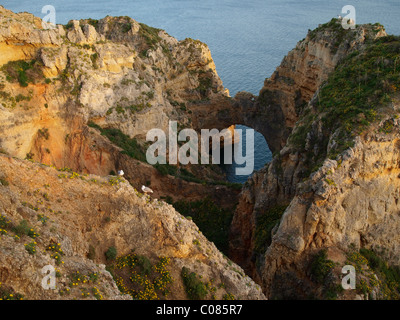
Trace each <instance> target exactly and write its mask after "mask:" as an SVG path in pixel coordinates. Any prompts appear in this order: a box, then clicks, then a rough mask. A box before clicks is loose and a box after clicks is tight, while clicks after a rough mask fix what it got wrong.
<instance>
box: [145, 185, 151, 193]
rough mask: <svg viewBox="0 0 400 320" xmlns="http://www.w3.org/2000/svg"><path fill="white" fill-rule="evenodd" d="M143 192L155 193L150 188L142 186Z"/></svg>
mask: <svg viewBox="0 0 400 320" xmlns="http://www.w3.org/2000/svg"><path fill="white" fill-rule="evenodd" d="M142 191H143V192H144V193H153V190H151V189H150V188H149V187H146V186H142Z"/></svg>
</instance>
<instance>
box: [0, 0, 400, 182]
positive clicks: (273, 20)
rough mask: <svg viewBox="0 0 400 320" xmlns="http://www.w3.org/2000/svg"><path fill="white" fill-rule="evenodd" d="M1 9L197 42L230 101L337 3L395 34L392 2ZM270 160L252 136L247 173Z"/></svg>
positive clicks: (398, 10) (15, 4) (396, 6)
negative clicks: (118, 21)
mask: <svg viewBox="0 0 400 320" xmlns="http://www.w3.org/2000/svg"><path fill="white" fill-rule="evenodd" d="M1 4H2V5H3V6H4V7H6V8H7V9H10V10H13V11H14V12H21V11H27V12H30V13H33V14H35V15H36V16H39V17H44V16H45V14H43V13H42V7H43V6H45V5H53V6H54V7H55V9H56V18H57V21H56V22H57V23H61V24H66V23H67V22H68V21H69V20H71V19H84V18H93V19H101V18H104V17H105V16H107V15H111V16H130V17H132V18H133V19H135V20H137V21H139V22H143V23H146V24H148V25H150V26H153V27H157V28H161V29H164V30H166V31H167V32H168V33H169V34H170V35H172V36H174V37H176V38H177V39H179V40H181V39H185V38H187V37H190V38H193V39H199V40H201V41H203V42H205V43H207V44H208V46H209V47H210V50H211V53H212V56H213V59H214V61H215V64H216V66H217V71H218V74H219V76H220V77H221V79H222V81H223V82H224V85H225V87H226V88H228V89H229V91H230V93H231V95H232V96H234V95H235V94H236V93H237V92H239V91H249V92H251V93H253V94H256V95H257V94H258V92H259V90H260V89H261V87H262V85H263V82H264V79H265V78H267V77H269V76H270V75H271V74H272V73H273V71H274V70H275V69H276V67H277V66H278V65H279V64H280V62H281V61H282V59H283V57H284V56H285V55H286V54H287V53H288V52H289V51H290V50H291V49H292V48H294V47H295V45H296V43H297V42H298V41H299V40H301V39H303V38H304V37H305V36H306V34H307V31H308V29H314V28H316V27H317V26H318V24H321V23H325V22H328V21H329V20H331V18H333V17H337V15H339V14H341V13H342V12H341V11H342V8H343V6H345V5H353V6H354V7H355V9H356V22H357V24H362V23H375V22H380V23H381V24H383V25H384V26H385V27H386V30H387V32H388V33H390V34H396V35H400V23H399V17H400V0H380V1H376V0H304V1H299V0H247V1H242V0H203V1H199V0H114V1H105V0H87V1H82V0H80V1H77V0H70V1H62V0H51V1H50V0H36V1H35V0H18V1H16V0H3V1H1ZM241 128H243V127H241ZM243 147H244V148H245V145H244V146H243ZM270 159H271V153H270V152H269V149H268V146H267V144H266V142H265V140H264V138H263V136H262V135H261V134H256V139H255V169H259V168H261V167H263V166H264V164H265V163H266V162H268V161H270ZM234 168H235V165H232V166H230V167H227V168H226V170H227V172H228V178H229V180H230V181H234V182H244V181H246V179H247V177H245V176H235V174H234Z"/></svg>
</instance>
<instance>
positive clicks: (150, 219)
mask: <svg viewBox="0 0 400 320" xmlns="http://www.w3.org/2000/svg"><path fill="white" fill-rule="evenodd" d="M0 172H1V178H2V181H3V182H4V181H5V180H6V181H7V182H8V183H7V185H1V186H0V212H1V214H2V217H4V218H5V219H7V220H8V221H10V225H13V226H16V225H18V224H19V223H20V222H21V221H22V220H23V219H24V220H26V221H27V222H28V223H29V225H30V227H31V228H32V229H33V230H34V231H35V233H36V234H38V236H37V237H36V238H34V239H31V238H30V237H29V236H27V235H22V236H21V237H20V238H19V239H18V238H16V237H15V236H14V232H13V231H12V230H13V229H12V228H8V227H5V229H6V230H7V232H6V233H4V234H2V235H1V236H0V242H1V246H0V251H1V254H0V270H1V272H0V277H1V278H0V282H1V283H2V287H3V288H4V287H7V288H12V289H13V290H14V292H17V293H20V294H22V295H24V298H25V299H73V298H81V290H80V289H79V288H78V287H77V286H76V287H74V286H73V285H72V286H71V282H70V275H71V274H76V272H77V271H78V272H79V273H80V274H82V275H83V274H88V273H97V274H98V275H99V276H98V278H99V279H98V281H97V282H96V283H95V284H92V285H95V286H96V287H97V288H98V290H99V291H100V292H101V294H102V295H103V298H104V299H127V298H130V297H129V296H126V295H125V296H124V295H121V294H120V292H119V290H118V289H117V287H116V284H115V282H114V280H113V279H112V277H111V275H110V274H109V272H108V271H106V270H105V269H104V264H109V262H108V261H107V260H106V256H105V255H104V253H105V252H106V251H107V249H108V248H109V247H111V246H113V247H115V248H116V250H117V252H118V255H119V256H123V255H126V254H128V253H130V252H131V251H132V250H134V251H135V252H136V253H137V254H141V255H144V256H146V257H148V258H149V259H150V260H151V261H153V260H156V259H157V257H159V256H165V257H168V258H169V259H170V264H169V265H168V270H169V271H170V272H171V275H172V277H173V278H174V281H173V283H172V287H171V296H170V297H169V298H170V299H186V293H185V290H184V287H183V285H182V278H181V276H180V272H181V270H182V267H186V268H188V269H189V270H191V271H193V272H196V273H197V274H198V275H201V276H202V277H203V281H205V282H207V281H209V280H212V282H213V283H215V285H217V284H219V283H223V287H224V288H225V289H222V286H221V287H220V288H218V289H217V291H216V292H215V294H216V298H218V299H222V296H223V295H224V294H227V293H230V294H232V295H234V296H235V297H236V298H240V299H265V297H264V295H263V293H262V291H261V288H260V287H259V286H258V285H256V284H255V283H254V282H253V281H252V280H251V279H250V278H249V277H248V276H245V275H244V272H243V270H242V269H241V268H240V267H239V266H237V265H236V264H234V263H232V262H231V261H229V259H227V258H226V257H224V256H223V255H222V253H220V252H219V251H218V250H217V248H216V247H215V245H214V244H213V243H210V242H209V241H208V240H207V239H206V238H205V237H204V236H203V235H202V234H201V232H200V231H199V229H198V227H197V226H196V225H195V224H194V223H193V222H192V221H191V220H188V219H186V218H184V217H183V216H181V215H180V214H179V213H178V212H176V211H175V210H174V209H173V207H172V206H170V205H168V204H166V203H165V202H162V201H158V200H157V199H150V198H149V197H148V196H145V195H142V194H139V193H138V192H137V191H136V190H135V189H134V188H133V187H132V186H131V185H130V184H129V183H128V182H127V181H126V180H122V181H121V182H120V183H116V184H114V183H110V182H109V178H111V177H99V176H94V175H77V174H75V175H74V177H73V178H71V176H72V175H73V174H72V173H71V174H68V173H66V172H62V171H57V170H56V169H54V168H51V167H48V166H44V165H39V164H35V163H31V162H29V161H26V160H16V159H13V158H11V157H7V156H0ZM114 178H115V177H114ZM44 194H45V196H44ZM38 214H42V215H43V217H46V223H42V220H40V219H38ZM33 241H35V242H36V245H35V249H36V252H35V253H34V254H29V253H28V250H27V249H26V248H25V244H28V243H31V242H33ZM51 243H56V244H59V246H60V248H61V249H62V250H63V255H62V259H61V260H62V261H63V263H62V264H60V265H58V266H57V265H56V262H55V259H54V258H52V256H51V255H52V254H53V253H54V252H52V251H51V250H48V246H49V244H51ZM90 247H93V248H94V252H93V251H92V252H90ZM89 253H90V258H91V259H89V258H88V255H89ZM49 264H50V265H54V266H55V267H56V268H57V269H58V271H59V273H60V277H59V278H57V290H44V289H43V288H42V287H41V280H42V278H43V275H42V274H41V269H42V268H43V267H44V266H45V265H49ZM66 289H69V290H70V293H69V294H68V295H62V293H63V292H64V293H65V292H67V291H66Z"/></svg>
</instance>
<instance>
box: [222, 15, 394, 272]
mask: <svg viewBox="0 0 400 320" xmlns="http://www.w3.org/2000/svg"><path fill="white" fill-rule="evenodd" d="M337 24H338V22H335V21H334V20H333V21H332V22H331V23H329V24H326V25H323V26H320V27H319V28H318V29H316V30H314V31H310V32H309V33H308V35H307V37H306V38H305V39H304V40H302V41H300V42H299V43H298V45H297V46H296V48H295V49H294V50H292V51H291V52H290V53H289V54H288V55H287V56H286V57H285V58H284V59H283V61H282V63H281V65H280V66H279V67H278V69H277V70H276V71H275V72H274V74H273V76H272V77H271V78H270V79H266V81H265V83H264V87H263V88H262V90H261V91H260V95H259V97H258V98H257V100H256V101H255V102H254V103H253V105H252V106H251V110H255V111H254V113H248V118H250V119H249V122H251V121H254V125H253V128H260V129H258V130H259V131H260V132H262V133H263V134H264V136H265V137H266V140H267V142H268V145H269V147H270V148H271V150H274V151H276V152H275V155H276V156H275V157H274V159H273V160H272V161H271V163H270V164H268V165H267V166H266V167H265V168H263V169H261V170H260V171H258V172H256V173H255V174H253V176H252V177H250V178H249V180H248V181H247V182H246V183H245V185H244V187H243V190H242V194H241V196H240V201H239V205H238V208H237V210H236V213H235V216H234V220H233V223H232V227H231V250H230V254H231V257H232V259H234V261H236V262H238V263H239V264H240V265H241V266H242V267H243V268H244V269H245V270H246V271H247V272H248V273H249V274H251V275H252V276H253V278H255V279H257V278H258V277H259V272H257V269H258V270H261V269H260V268H259V266H260V264H261V262H260V259H261V260H263V258H262V257H260V254H259V253H257V252H255V251H254V249H255V242H256V228H257V226H256V225H257V219H258V218H259V217H260V216H262V215H264V214H265V213H266V212H268V211H269V210H275V209H276V208H277V207H280V208H282V207H285V206H288V205H291V204H292V202H293V201H294V200H293V199H294V197H295V195H296V192H297V190H298V187H299V185H301V182H302V181H303V179H305V178H307V177H308V175H309V174H310V171H309V170H310V166H311V167H312V166H313V164H310V163H307V164H306V163H305V158H304V155H302V154H301V152H300V151H299V150H298V148H296V147H295V146H294V145H293V144H291V143H290V142H288V141H287V138H288V136H289V134H290V133H291V132H292V129H293V127H294V126H295V125H297V121H298V120H299V115H300V114H301V112H302V111H304V110H305V109H307V108H309V106H310V104H315V103H317V101H318V90H319V87H320V86H321V84H322V83H323V82H324V81H326V80H327V79H328V76H329V75H330V74H331V73H332V72H333V71H334V69H335V67H336V65H337V64H338V63H339V62H340V61H341V60H342V59H344V58H345V57H346V56H347V55H348V54H351V52H353V51H355V50H363V48H365V47H366V40H367V39H375V38H376V37H381V36H385V35H386V33H385V31H384V30H383V29H382V28H378V29H376V30H375V27H374V26H371V25H365V26H359V27H358V28H357V29H356V30H354V31H352V33H347V34H341V32H342V31H340V30H338V29H337V28H338V25H337ZM339 28H340V25H339ZM339 38H340V41H339ZM310 131H312V132H310V133H309V134H308V139H307V141H308V142H307V141H306V144H307V143H309V142H310V141H311V140H312V139H311V138H310V137H311V136H312V137H313V139H320V138H321V136H322V132H321V123H320V122H318V121H316V122H315V123H313V126H312V129H311V130H310ZM332 141H334V139H332ZM321 146H322V144H321V145H320V146H319V147H318V145H313V146H312V147H315V148H316V149H315V150H309V151H310V152H312V153H319V152H320V153H323V152H324V151H323V150H321V148H322V147H321ZM318 148H319V149H318ZM310 149H311V147H310ZM314 165H315V164H314ZM320 192H323V188H322V189H321V191H320ZM296 208H297V210H300V209H299V208H300V206H296ZM302 210H303V215H304V214H305V212H304V210H305V207H304V205H303V207H302ZM299 214H300V213H299ZM299 219H300V221H301V219H302V218H299ZM295 222H296V221H293V222H292V224H291V225H293V226H294V228H297V224H296V223H295ZM275 231H276V230H275ZM292 241H293V242H291V244H290V245H291V246H293V247H294V248H302V247H304V246H305V242H304V240H303V239H300V238H295V237H294V238H292ZM282 252H284V251H282ZM257 264H258V267H257Z"/></svg>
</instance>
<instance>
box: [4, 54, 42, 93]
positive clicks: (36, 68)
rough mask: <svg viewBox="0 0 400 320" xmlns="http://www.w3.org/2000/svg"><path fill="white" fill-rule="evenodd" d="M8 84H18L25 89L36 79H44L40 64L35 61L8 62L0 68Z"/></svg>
mask: <svg viewBox="0 0 400 320" xmlns="http://www.w3.org/2000/svg"><path fill="white" fill-rule="evenodd" d="M1 70H2V71H3V72H4V73H5V75H6V79H7V81H9V82H19V84H20V86H21V87H27V86H28V84H29V83H32V82H35V80H36V79H44V76H43V72H42V71H41V64H40V63H39V62H37V61H36V60H31V61H24V60H17V61H10V62H8V63H7V64H5V65H3V66H2V67H1Z"/></svg>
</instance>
